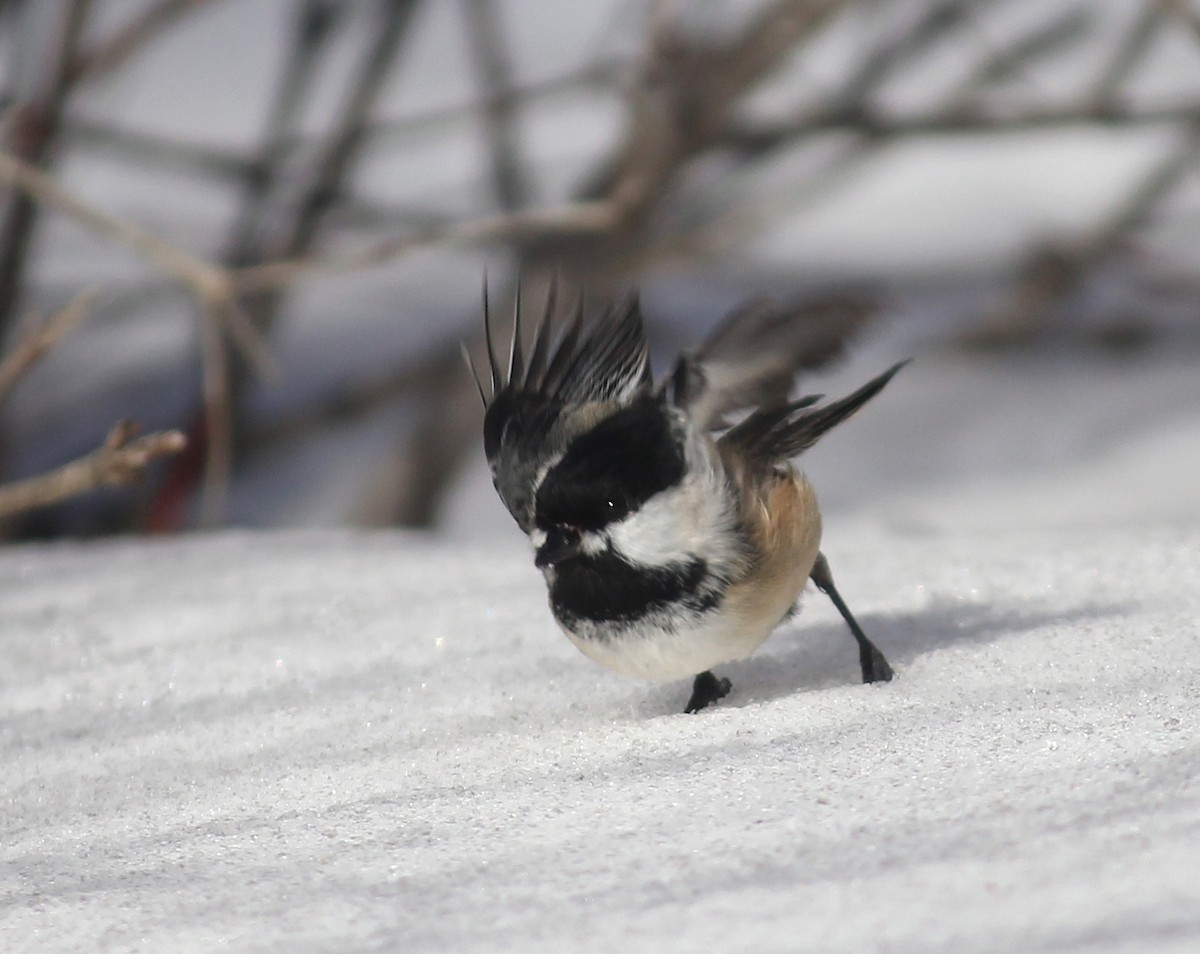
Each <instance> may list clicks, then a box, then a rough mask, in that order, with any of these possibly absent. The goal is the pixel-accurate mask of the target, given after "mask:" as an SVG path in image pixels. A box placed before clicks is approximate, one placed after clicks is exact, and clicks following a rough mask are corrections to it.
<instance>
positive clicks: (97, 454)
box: [0, 423, 187, 519]
mask: <svg viewBox="0 0 1200 954" xmlns="http://www.w3.org/2000/svg"><path fill="white" fill-rule="evenodd" d="M136 431H137V428H136V426H135V425H132V424H128V423H121V424H118V425H117V426H116V427H114V428H113V429H112V430H111V431H110V432H109V434H108V437H107V438H106V439H105V441H104V444H103V446H101V447H100V448H99V450H95V451H93V452H92V453H90V454H88V455H87V456H86V457H81V458H79V460H76V461H72V462H71V463H70V464H67V465H65V466H64V467H60V468H59V469H58V470H52V471H50V472H49V473H47V474H41V475H39V476H37V477H31V478H30V479H28V480H21V481H16V482H13V483H10V484H5V485H3V486H0V519H3V518H7V517H11V516H13V515H14V514H17V513H21V512H23V511H26V510H32V509H33V508H35V507H45V506H47V505H48V504H52V503H58V502H59V501H60V500H67V499H68V498H70V497H78V496H79V495H80V494H85V493H88V492H89V491H92V490H95V489H97V488H99V487H113V486H118V485H121V484H130V483H133V482H135V481H137V480H138V479H139V478H140V477H141V476H142V472H143V471H144V470H145V468H146V467H147V465H149V464H150V463H151V462H153V461H155V460H157V459H158V458H160V457H168V456H170V455H172V454H178V453H179V452H180V451H181V450H183V448H184V446H185V445H186V443H187V442H186V440H185V439H184V436H183V434H181V433H180V432H179V431H161V432H158V433H155V434H147V435H146V436H145V437H140V438H138V439H137V440H131V438H132V437H133V435H134V434H135V433H136Z"/></svg>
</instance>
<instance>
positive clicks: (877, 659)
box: [861, 646, 894, 682]
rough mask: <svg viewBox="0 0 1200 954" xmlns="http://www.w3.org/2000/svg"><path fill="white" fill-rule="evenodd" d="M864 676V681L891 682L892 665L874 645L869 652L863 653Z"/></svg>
mask: <svg viewBox="0 0 1200 954" xmlns="http://www.w3.org/2000/svg"><path fill="white" fill-rule="evenodd" d="M861 662H862V677H863V682H891V681H892V676H893V675H894V674H893V672H892V667H891V665H890V664H889V663H888V661H887V660H886V659H885V658H884V656H883V653H881V652H880V651H879V650H878V649H876V648H875V647H874V646H871V648H870V650H869V651H868V652H864V653H863V654H862V660H861Z"/></svg>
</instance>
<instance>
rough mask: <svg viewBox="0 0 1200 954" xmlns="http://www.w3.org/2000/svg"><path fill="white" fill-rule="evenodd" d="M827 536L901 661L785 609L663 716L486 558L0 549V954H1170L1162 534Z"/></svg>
mask: <svg viewBox="0 0 1200 954" xmlns="http://www.w3.org/2000/svg"><path fill="white" fill-rule="evenodd" d="M856 524H857V529H855V530H854V531H853V532H849V531H844V532H843V533H842V535H841V536H840V537H837V538H835V537H834V536H833V535H832V534H831V535H830V536H829V537H828V538H827V541H826V550H827V552H828V553H829V556H830V559H831V562H832V564H833V567H834V570H835V572H836V573H837V575H838V579H839V583H840V585H841V588H842V590H843V592H844V593H845V595H846V597H847V599H848V600H849V602H850V603H851V605H852V606H853V607H854V608H855V609H856V611H857V613H858V614H859V616H860V619H861V621H862V622H863V624H864V626H865V627H866V628H867V629H868V630H869V631H870V632H871V633H872V634H873V635H874V637H875V638H876V640H877V642H878V643H879V644H880V645H881V646H882V647H883V648H884V649H885V651H886V652H887V653H888V654H889V656H890V657H891V659H892V661H893V663H894V664H895V665H896V667H897V669H898V672H899V675H898V678H897V680H896V681H895V682H893V683H891V684H889V685H885V686H871V687H864V686H862V685H858V684H856V683H855V678H856V672H857V662H856V657H855V652H854V644H853V641H852V640H851V638H850V637H849V636H848V634H847V633H846V632H845V630H844V628H843V626H842V624H841V622H840V620H839V619H838V618H837V616H836V614H835V612H834V611H833V609H832V608H831V607H830V606H828V605H827V604H826V602H825V600H824V598H823V597H821V596H820V594H816V593H810V594H809V596H808V597H807V601H806V608H805V611H804V612H803V613H802V614H801V615H800V616H799V617H798V618H797V619H796V620H795V621H794V622H793V623H791V624H789V625H788V626H787V627H785V628H784V629H783V630H782V631H780V632H779V633H777V634H776V635H775V636H774V637H773V638H772V640H770V641H769V642H768V643H767V644H766V646H764V647H763V649H762V650H761V651H760V652H759V653H758V654H756V655H755V656H754V657H753V658H751V659H750V660H748V661H746V662H743V663H740V664H736V665H731V666H728V667H725V668H724V670H723V672H724V673H725V674H727V675H729V676H730V677H731V678H732V679H733V682H734V691H733V693H732V695H731V696H730V697H729V698H728V699H726V700H725V701H724V702H723V703H722V704H720V705H719V706H717V707H715V708H714V709H711V710H708V711H705V712H703V713H701V714H699V715H694V716H685V715H682V714H681V713H680V711H679V710H680V709H681V708H682V706H683V704H684V702H685V701H686V697H687V694H688V687H687V686H685V685H682V684H673V685H668V686H653V685H649V684H643V683H639V682H635V681H632V680H626V679H623V678H621V677H618V676H615V675H612V674H610V673H607V672H605V671H603V670H601V669H598V668H597V667H595V666H594V665H592V664H591V663H590V662H588V661H587V660H585V659H584V658H583V657H582V656H580V655H578V654H577V653H576V652H575V650H574V649H573V648H572V647H571V646H570V645H569V644H568V643H567V641H566V640H565V639H564V638H563V637H562V636H561V635H560V634H559V633H558V632H557V630H556V629H555V627H554V625H553V624H552V622H551V620H550V617H549V613H548V611H547V609H546V607H545V598H544V593H543V591H542V586H541V582H540V579H539V578H538V575H537V574H536V572H535V571H534V569H533V568H532V566H531V565H530V564H529V562H528V558H527V556H526V555H525V554H523V553H521V552H520V551H517V550H514V549H504V550H500V549H492V550H489V551H483V550H481V549H480V548H479V547H478V546H475V547H471V546H468V545H465V544H457V545H450V544H446V543H438V542H436V541H432V540H427V539H422V538H417V537H412V536H404V535H400V534H375V535H365V534H351V533H319V534H317V533H311V534H280V533H273V534H264V535H253V534H246V533H238V534H234V533H229V534H222V535H216V536H211V537H193V538H188V539H182V540H176V541H168V542H154V543H146V542H117V543H107V544H102V545H90V546H68V545H59V546H49V547H18V548H13V549H9V550H6V551H3V552H0V619H2V620H3V626H2V630H0V658H2V659H3V667H2V669H0V746H2V752H3V755H2V759H3V765H4V767H5V771H4V777H3V780H2V781H0V786H2V788H3V796H2V800H0V815H2V821H0V832H2V837H0V891H2V895H0V939H2V940H0V947H2V948H3V949H4V950H5V951H7V952H18V951H38V952H44V951H65V950H87V951H96V950H143V951H206V952H207V951H211V950H213V949H215V948H217V947H218V946H221V947H224V948H226V949H231V950H279V951H316V950H328V951H354V950H375V949H379V950H389V951H404V952H419V951H455V952H470V951H491V950H519V951H547V952H550V951H553V952H561V951H572V952H577V951H584V952H587V951H595V952H605V954H609V952H612V951H614V950H620V951H622V952H634V951H653V952H658V951H664V950H688V951H695V950H706V949H711V950H723V951H750V950H754V951H762V952H770V951H780V952H784V951H787V952H794V951H830V950H842V951H854V952H862V951H882V950H887V951H905V952H908V951H947V952H954V954H969V952H993V951H1014V952H1017V951H1019V952H1023V954H1024V952H1033V951H1044V950H1059V951H1061V950H1070V951H1138V952H1165V951H1179V952H1183V951H1194V950H1196V949H1197V948H1198V947H1200V879H1197V878H1196V874H1197V870H1198V869H1197V858H1200V744H1198V743H1197V721H1198V719H1197V699H1198V698H1200V656H1198V653H1197V650H1198V648H1200V640H1198V639H1197V635H1198V626H1197V619H1198V617H1200V533H1198V532H1197V529H1198V528H1197V525H1194V524H1193V525H1190V526H1179V525H1175V526H1163V527H1161V528H1159V529H1144V528H1143V529H1133V528H1121V529H1113V530H1108V531H1102V530H1093V531H1086V530H1077V529H1076V530H1071V531H1067V530H1051V531H1040V532H1033V531H1024V532H1020V533H1017V532H1013V533H1003V532H994V531H993V532H986V533H985V532H982V531H965V530H960V531H957V532H949V531H944V530H938V529H936V528H933V529H930V528H925V529H924V530H922V532H920V533H915V532H903V531H900V530H897V529H892V530H884V529H881V528H879V527H874V528H872V527H871V526H870V525H868V524H866V523H865V522H863V521H856ZM514 533H515V531H514Z"/></svg>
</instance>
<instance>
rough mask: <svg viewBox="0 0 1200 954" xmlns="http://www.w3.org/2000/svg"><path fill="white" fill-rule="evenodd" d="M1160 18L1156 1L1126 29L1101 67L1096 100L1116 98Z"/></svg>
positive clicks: (1095, 89)
mask: <svg viewBox="0 0 1200 954" xmlns="http://www.w3.org/2000/svg"><path fill="white" fill-rule="evenodd" d="M1161 19H1162V17H1161V12H1160V8H1158V7H1156V6H1155V4H1154V3H1147V4H1145V5H1144V6H1142V8H1141V10H1140V11H1139V12H1138V15H1137V19H1136V20H1134V22H1133V25H1132V26H1131V27H1130V28H1129V29H1128V30H1127V31H1126V33H1125V36H1124V37H1123V38H1122V40H1121V42H1120V43H1119V44H1118V45H1117V48H1116V50H1115V51H1114V52H1113V55H1112V57H1111V59H1109V61H1108V62H1107V63H1106V64H1105V65H1104V68H1103V69H1102V70H1101V71H1100V75H1099V76H1098V77H1097V79H1096V83H1095V85H1094V87H1093V88H1092V101H1093V102H1095V103H1101V104H1103V103H1111V102H1112V101H1113V100H1114V99H1115V98H1116V95H1117V91H1118V90H1120V88H1121V87H1122V86H1123V85H1125V81H1126V80H1127V79H1128V78H1129V74H1130V73H1132V72H1133V69H1134V67H1135V66H1137V65H1138V63H1139V62H1140V61H1141V59H1142V57H1144V56H1145V55H1146V51H1147V50H1148V49H1149V47H1150V41H1151V40H1153V39H1154V32H1155V30H1156V29H1157V28H1158V24H1159V21H1160V20H1161Z"/></svg>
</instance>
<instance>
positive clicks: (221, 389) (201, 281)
mask: <svg viewBox="0 0 1200 954" xmlns="http://www.w3.org/2000/svg"><path fill="white" fill-rule="evenodd" d="M0 181H4V182H7V183H8V184H9V185H12V186H15V187H17V188H19V189H22V190H24V191H25V192H27V193H28V194H29V195H31V196H34V197H35V198H37V199H39V200H40V201H42V202H45V203H46V204H48V205H51V206H53V207H54V208H56V209H58V210H59V211H61V212H64V213H66V214H67V215H69V216H71V217H72V218H74V219H75V220H76V221H78V222H81V223H83V224H84V225H87V226H88V227H90V228H92V229H93V230H95V231H97V232H99V233H101V234H102V235H106V236H109V237H111V238H114V239H116V240H117V241H119V242H121V243H122V244H124V245H126V246H128V247H130V248H132V249H134V250H135V251H137V252H139V253H141V254H142V255H143V256H145V257H146V258H147V259H149V260H150V262H151V263H153V264H154V265H155V266H157V267H158V268H160V269H161V270H163V271H165V272H166V273H167V274H169V275H171V276H173V277H174V278H176V279H177V280H179V281H180V282H182V283H183V284H184V285H185V286H187V287H188V288H189V289H191V291H192V293H193V294H194V295H195V296H196V298H197V299H198V300H199V303H200V306H201V332H202V336H203V338H204V341H205V348H204V352H205V367H204V382H205V383H204V391H205V401H206V404H207V405H208V406H209V407H210V408H211V409H212V410H214V411H216V412H217V415H218V417H217V419H216V420H215V422H214V423H213V424H212V425H210V428H209V430H208V432H207V443H206V450H207V453H208V455H209V458H208V466H207V468H206V471H205V474H206V481H205V486H204V496H205V501H206V506H205V512H206V514H207V515H208V516H209V517H210V519H211V518H212V516H213V515H214V514H216V513H218V512H219V508H220V506H221V505H222V504H223V501H224V499H225V495H226V492H227V487H226V482H227V480H228V475H229V461H230V459H231V457H232V448H231V446H230V429H229V428H228V427H226V426H223V419H222V418H221V415H222V414H227V413H228V410H227V409H228V403H229V401H228V387H229V386H228V381H227V379H228V374H229V370H228V361H227V359H226V355H225V350H224V343H223V333H224V331H223V330H224V329H226V328H227V329H228V330H229V331H230V334H231V337H232V338H233V340H234V341H235V342H236V343H237V344H238V346H239V347H240V348H241V349H242V351H243V353H244V355H245V356H246V357H247V358H248V359H249V360H250V361H252V362H254V363H255V365H256V366H258V367H259V368H260V369H263V370H264V371H266V372H267V373H270V370H271V367H272V365H271V364H270V363H269V361H268V360H267V353H266V349H265V347H264V345H263V343H262V338H261V336H260V335H259V334H258V332H257V331H256V330H255V328H254V326H253V325H252V324H251V323H250V322H249V321H247V320H246V317H245V315H244V314H242V312H241V310H240V309H239V308H238V304H237V288H236V286H235V285H234V282H233V277H232V275H231V274H230V272H229V271H227V270H226V269H224V268H221V267H219V266H217V265H213V264H211V263H209V262H206V261H205V260H204V259H201V258H199V257H197V256H195V255H193V254H192V253H190V252H187V251H185V250H184V249H181V248H178V247H177V246H174V245H171V244H170V243H169V242H166V241H164V240H163V239H161V238H159V237H158V236H156V235H153V234H151V233H150V232H147V231H146V230H145V229H143V228H141V227H140V226H138V225H135V224H134V223H132V222H127V221H125V220H124V219H119V218H117V217H116V216H114V215H111V214H109V213H107V212H102V211H101V210H100V209H97V208H96V207H95V206H93V205H90V204H89V203H87V202H84V201H83V200H82V199H80V198H78V197H77V196H75V195H73V194H71V193H70V192H68V191H67V190H65V189H64V188H62V187H61V186H60V185H59V184H58V183H57V182H55V181H54V179H52V178H51V177H50V176H48V175H46V174H45V173H44V172H42V171H41V170H40V169H36V168H34V167H33V166H30V165H29V164H27V163H23V162H21V161H20V160H18V159H16V158H14V157H12V156H6V155H4V154H3V153H0ZM214 341H217V342H219V344H214ZM218 379H221V380H218Z"/></svg>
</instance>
